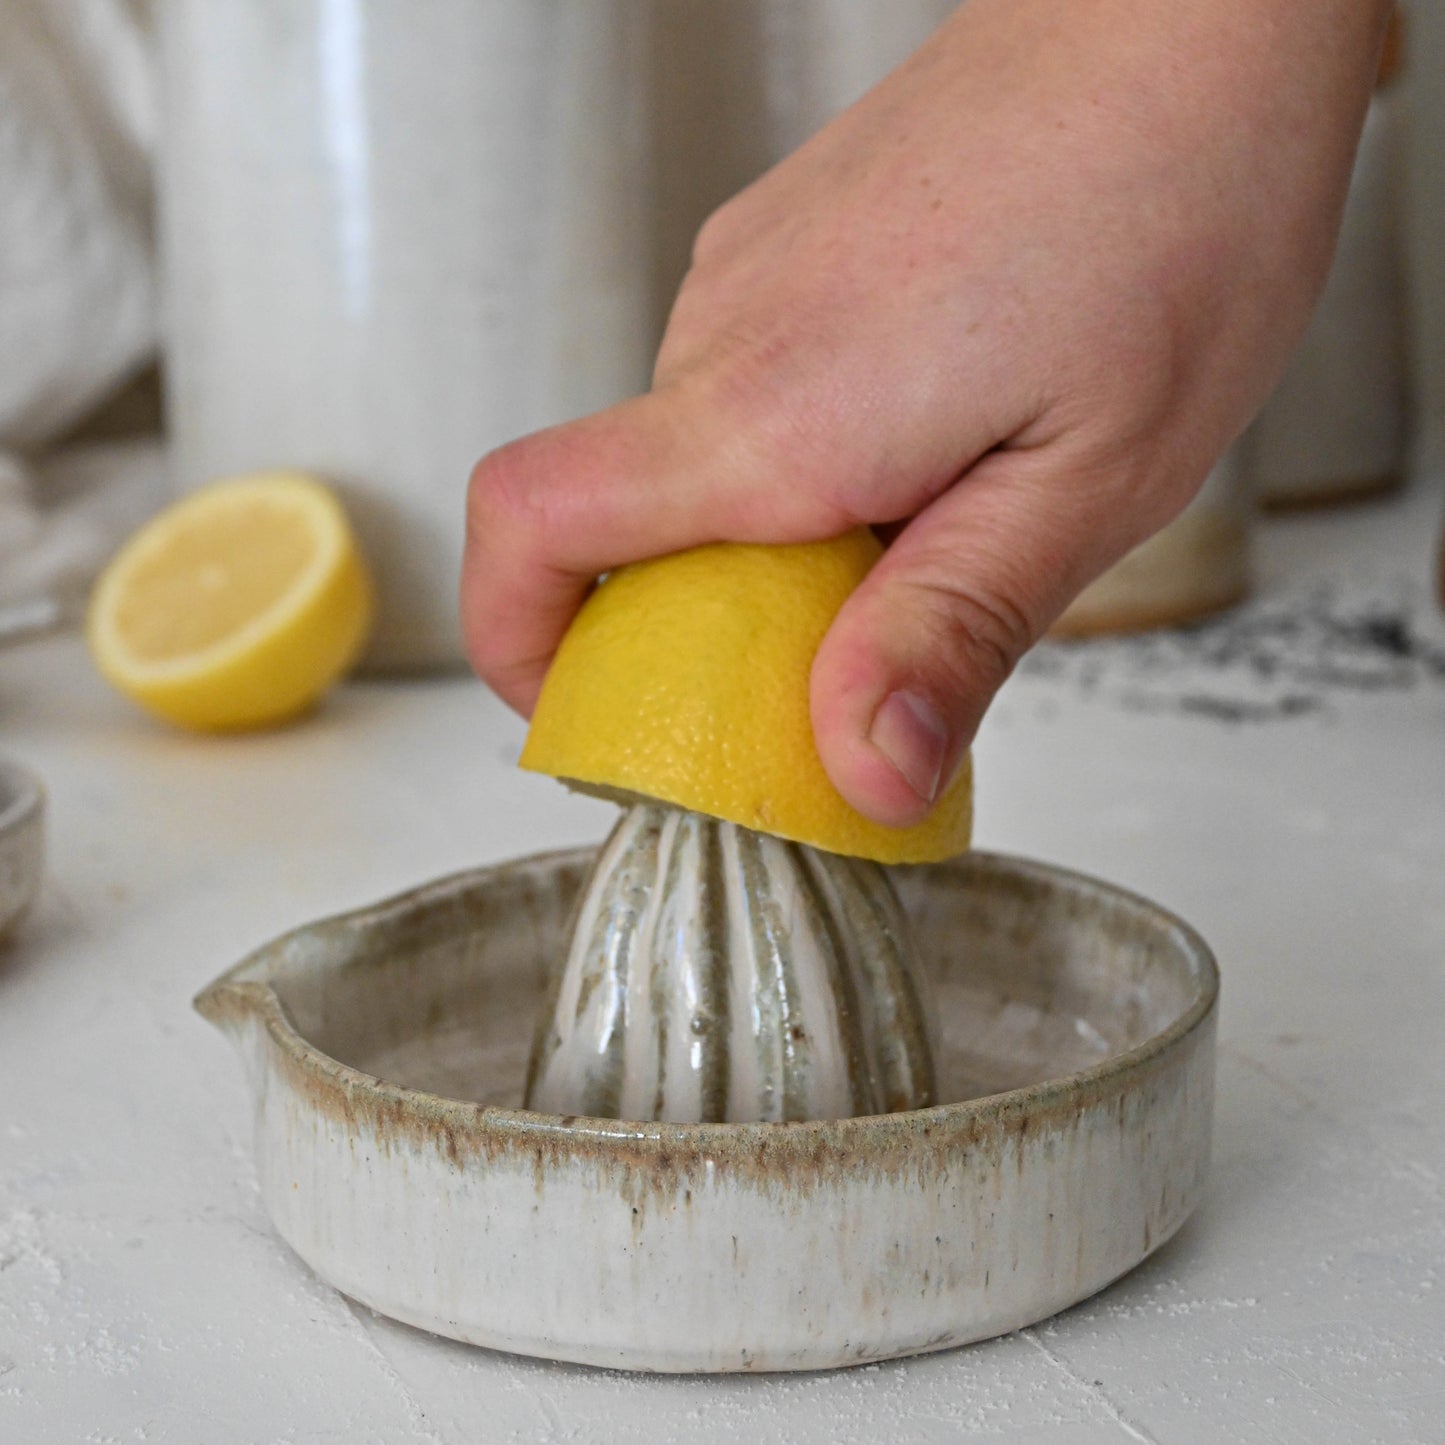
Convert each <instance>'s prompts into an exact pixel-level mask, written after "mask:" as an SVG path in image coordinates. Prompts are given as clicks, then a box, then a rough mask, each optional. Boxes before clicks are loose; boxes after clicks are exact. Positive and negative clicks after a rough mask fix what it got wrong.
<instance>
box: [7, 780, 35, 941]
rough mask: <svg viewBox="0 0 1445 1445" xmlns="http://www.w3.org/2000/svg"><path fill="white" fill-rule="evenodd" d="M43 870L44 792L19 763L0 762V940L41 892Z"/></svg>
mask: <svg viewBox="0 0 1445 1445" xmlns="http://www.w3.org/2000/svg"><path fill="white" fill-rule="evenodd" d="M44 867H45V789H44V788H43V787H41V785H40V779H39V778H37V777H36V776H35V775H34V774H33V773H31V772H28V771H27V770H26V769H25V768H22V767H21V766H20V765H19V764H18V763H12V762H7V761H6V760H5V759H3V758H0V939H3V938H4V937H5V935H6V934H7V933H9V931H10V930H11V929H12V928H13V927H14V926H15V924H17V923H18V922H19V921H20V917H21V915H22V914H23V913H24V912H25V910H26V909H27V908H29V907H30V903H31V901H32V899H34V897H35V895H36V893H37V892H38V891H39V889H40V875H41V873H42V872H43V871H44Z"/></svg>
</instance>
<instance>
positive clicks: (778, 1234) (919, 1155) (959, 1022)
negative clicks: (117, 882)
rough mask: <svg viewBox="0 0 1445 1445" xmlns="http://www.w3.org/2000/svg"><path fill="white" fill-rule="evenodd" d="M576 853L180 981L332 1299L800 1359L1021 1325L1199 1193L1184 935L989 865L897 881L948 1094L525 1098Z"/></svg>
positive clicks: (1171, 1228)
mask: <svg viewBox="0 0 1445 1445" xmlns="http://www.w3.org/2000/svg"><path fill="white" fill-rule="evenodd" d="M591 857H592V854H591V853H590V852H589V851H578V852H569V853H563V854H554V855H548V856H544V857H538V858H531V859H525V860H522V861H520V862H515V863H510V864H506V865H503V866H500V867H496V868H490V869H486V870H482V871H479V872H475V873H469V874H465V875H462V876H459V877H456V878H451V879H446V880H443V881H441V882H438V883H435V884H432V885H430V886H428V887H425V888H422V889H420V890H418V891H416V892H414V893H410V894H407V895H405V896H403V897H401V898H397V899H394V900H392V901H390V902H387V903H383V904H381V905H379V906H377V907H374V908H369V909H365V910H363V911H361V912H357V913H352V914H348V915H345V916H342V917H339V918H334V919H330V920H327V921H324V922H321V923H317V924H314V925H312V926H310V927H306V928H302V929H300V930H298V931H296V932H294V933H291V934H289V935H287V936H286V937H284V938H281V939H280V940H278V941H277V942H275V943H272V944H271V945H269V946H268V947H266V948H263V949H261V950H260V951H259V952H257V953H255V954H253V955H252V956H251V957H250V958H249V959H247V960H246V961H244V962H243V963H241V964H240V965H239V966H238V967H236V968H234V969H232V970H231V971H230V972H229V973H227V974H225V975H224V976H223V977H222V978H220V979H218V980H217V981H216V982H215V983H214V984H212V985H211V986H210V987H209V988H208V989H206V990H205V992H204V993H202V994H201V995H200V997H199V998H198V999H197V1007H198V1008H199V1009H200V1011H201V1012H202V1013H203V1014H204V1015H205V1016H206V1017H207V1018H208V1019H210V1020H212V1021H213V1022H214V1023H216V1024H217V1025H219V1026H220V1027H221V1028H222V1029H224V1030H225V1031H226V1033H228V1034H229V1035H230V1036H231V1037H232V1039H233V1041H234V1042H235V1043H236V1045H237V1046H238V1047H239V1049H240V1052H241V1054H242V1056H243V1058H244V1060H245V1065H246V1068H247V1071H248V1073H249V1077H250V1083H251V1086H252V1089H253V1091H254V1096H255V1101H256V1148H257V1159H258V1171H259V1174H260V1179H261V1185H262V1189H263V1192H264V1195H265V1199H266V1202H267V1205H268V1207H269V1209H270V1212H271V1216H272V1218H273V1219H274V1221H275V1223H276V1227H277V1229H278V1230H279V1231H280V1233H281V1234H282V1236H283V1237H284V1238H285V1239H286V1240H287V1241H288V1242H289V1243H290V1244H291V1246H292V1247H293V1248H294V1249H295V1250H296V1251H297V1253H298V1254H300V1255H301V1257H302V1258H303V1259H305V1260H306V1261H307V1262H308V1263H309V1264H310V1265H311V1266H312V1267H313V1268H314V1269H315V1270H316V1271H317V1272H318V1273H319V1274H320V1275H322V1276H323V1277H324V1278H326V1279H327V1280H330V1281H331V1282H332V1283H333V1284H335V1285H336V1286H337V1288H339V1289H341V1290H343V1291H344V1292H345V1293H346V1294H348V1295H350V1296H352V1297H353V1298H355V1299H357V1300H359V1301H361V1302H362V1303H364V1304H367V1305H370V1306H371V1307H372V1308H374V1309H377V1310H379V1311H381V1312H382V1313H383V1314H387V1315H390V1316H393V1317H394V1318H396V1319H399V1320H405V1321H407V1322H409V1323H411V1324H414V1325H419V1326H421V1327H423V1328H425V1329H428V1330H433V1331H436V1332H437V1333H438V1334H443V1335H449V1336H452V1337H453V1338H456V1339H460V1340H467V1341H471V1342H473V1343H476V1344H481V1345H489V1346H494V1347H496V1348H499V1349H505V1350H513V1351H519V1352H521V1353H524V1354H529V1355H540V1356H546V1357H549V1358H552V1359H558V1360H573V1361H581V1362H585V1363H589V1364H597V1365H612V1366H619V1367H623V1368H628V1369H640V1370H666V1371H712V1370H799V1369H822V1368H828V1367H832V1366H838V1365H849V1364H856V1363H860V1362H863V1361H867V1360H878V1359H886V1358H889V1357H893V1356H898V1355H907V1354H913V1353H917V1352H920V1351H925V1350H939V1349H945V1348H947V1347H949V1346H951V1345H957V1344H962V1343H964V1342H966V1341H969V1340H979V1339H984V1338H986V1337H988V1336H991V1335H996V1334H1000V1333H1003V1332H1005V1331H1008V1330H1012V1329H1017V1328H1019V1327H1021V1326H1023V1325H1027V1324H1030V1323H1032V1322H1034V1321H1036V1320H1039V1319H1042V1318H1044V1317H1045V1316H1047V1315H1050V1314H1052V1313H1054V1312H1055V1311H1057V1310H1060V1309H1063V1308H1064V1307H1065V1306H1067V1305H1070V1304H1073V1303H1074V1302H1075V1301H1077V1300H1080V1299H1083V1298H1084V1297H1085V1296H1087V1295H1090V1294H1092V1293H1093V1292H1094V1291H1096V1290H1099V1289H1101V1288H1103V1286H1105V1285H1106V1284H1108V1283H1109V1282H1110V1281H1111V1280H1114V1279H1116V1278H1118V1276H1119V1275H1121V1274H1123V1273H1124V1272H1125V1271H1127V1270H1129V1269H1131V1268H1132V1267H1133V1266H1134V1265H1136V1264H1138V1263H1139V1261H1140V1260H1142V1259H1143V1258H1144V1257H1145V1256H1146V1255H1148V1254H1149V1253H1150V1252H1151V1251H1152V1250H1154V1249H1157V1248H1158V1247H1159V1245H1161V1244H1162V1243H1163V1242H1164V1241H1165V1240H1166V1239H1168V1238H1169V1237H1170V1236H1171V1235H1172V1234H1173V1233H1174V1232H1175V1231H1176V1230H1177V1229H1178V1228H1179V1226H1180V1225H1181V1224H1182V1223H1183V1221H1184V1220H1185V1218H1186V1217H1187V1216H1188V1215H1189V1212H1190V1211H1191V1209H1193V1207H1194V1205H1195V1203H1196V1202H1197V1200H1198V1198H1199V1194H1200V1190H1201V1188H1202V1185H1203V1180H1204V1174H1205V1168H1206V1164H1207V1159H1208V1153H1209V1133H1210V1119H1211V1111H1212V1102H1213V1083H1214V1020H1215V1000H1216V995H1217V991H1218V979H1217V975H1216V972H1215V967H1214V963H1213V960H1212V958H1211V957H1210V954H1209V950H1208V949H1207V948H1206V947H1205V945H1204V943H1203V942H1202V941H1201V940H1200V939H1199V938H1198V937H1197V936H1196V935H1195V934H1194V933H1193V932H1192V931H1191V930H1190V929H1189V928H1187V927H1186V926H1185V925H1184V924H1182V923H1180V922H1179V921H1178V920H1177V919H1175V918H1173V917H1171V916H1170V915H1169V914H1167V913H1165V912H1163V911H1162V910H1161V909H1159V908H1157V907H1155V906H1153V905H1152V904H1149V903H1147V902H1144V901H1143V900H1141V899H1139V898H1135V897H1132V896H1130V895H1128V894H1126V893H1123V892H1120V891H1119V890H1117V889H1115V888H1111V887H1109V886H1108V885H1106V884H1102V883H1098V882H1094V881H1092V880H1090V879H1087V878H1082V877H1079V876H1076V875H1073V874H1069V873H1065V872H1062V871H1059V870H1057V869H1053V868H1049V867H1046V866H1043V865H1041V864H1037V863H1029V862H1023V861H1019V860H1015V859H1009V858H1002V857H995V856H990V855H986V854H973V855H970V856H967V857H965V858H963V859H961V860H959V861H957V862H954V863H949V864H943V865H937V866H931V867H924V868H915V869H907V870H900V871H899V872H898V875H897V881H898V885H899V893H900V897H901V899H902V901H903V905H904V907H905V909H906V911H907V913H908V914H909V917H910V919H911V922H912V925H913V928H914V930H915V932H916V936H917V942H918V945H919V948H920V951H921V953H922V956H923V959H924V963H925V966H926V967H927V968H928V969H929V970H930V972H931V974H932V985H933V991H934V997H935V1000H936V1007H937V1010H938V1013H939V1016H940V1025H941V1026H940V1028H939V1036H940V1046H939V1052H940V1056H939V1058H938V1068H939V1085H940V1087H939V1097H940V1098H941V1099H943V1100H946V1101H949V1102H945V1103H942V1104H940V1105H939V1106H937V1107H934V1108H928V1109H918V1110H913V1111H910V1112H906V1113H896V1114H885V1115H878V1116H874V1117H869V1118H856V1119H844V1120H838V1121H833V1122H828V1123H804V1124H695V1125H682V1124H656V1123H646V1124H644V1123H637V1124H633V1123H625V1122H618V1121H616V1120H598V1119H585V1118H575V1117H562V1116H557V1115H551V1114H542V1113H533V1112H529V1111H526V1110H523V1109H521V1108H519V1107H517V1104H518V1101H519V1100H520V1098H521V1094H522V1088H523V1082H524V1075H525V1071H526V1064H527V1055H528V1049H529V1046H530V1042H531V1038H532V1033H533V1024H534V1017H535V1014H536V1011H537V1008H538V1006H539V1003H540V1001H541V1000H542V999H543V998H544V997H545V992H546V985H547V975H548V970H549V969H551V968H555V967H557V966H559V963H560V960H561V959H562V958H563V956H564V954H565V952H566V946H567V938H568V922H569V915H570V913H571V908H572V903H573V900H574V898H575V897H576V895H577V892H578V890H579V888H580V886H581V884H582V882H583V880H584V878H585V875H586V871H587V867H588V864H589V862H590V859H591Z"/></svg>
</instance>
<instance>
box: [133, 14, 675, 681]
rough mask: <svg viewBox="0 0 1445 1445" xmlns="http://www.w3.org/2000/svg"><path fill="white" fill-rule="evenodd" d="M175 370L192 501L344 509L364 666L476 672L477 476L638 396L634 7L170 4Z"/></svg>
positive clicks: (178, 450) (642, 205)
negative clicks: (523, 437) (222, 480)
mask: <svg viewBox="0 0 1445 1445" xmlns="http://www.w3.org/2000/svg"><path fill="white" fill-rule="evenodd" d="M158 15H159V18H160V22H161V29H162V32H163V43H164V55H165V72H166V82H167V85H166V88H167V109H168V114H167V123H166V126H165V132H166V144H165V147H164V157H163V169H162V181H163V184H162V191H163V195H162V231H163V260H164V274H165V288H166V313H167V314H166V372H167V390H168V408H169V422H170V428H171V432H172V437H173V446H174V467H175V472H176V477H177V481H178V484H179V486H181V487H182V488H189V487H193V486H196V485H198V484H200V483H203V482H205V481H207V480H209V479H211V478H214V477H217V476H221V475H226V474H230V473H235V472H239V471H246V470H250V469H254V468H260V467H270V466H284V467H300V468H306V469H310V470H314V471H316V472H318V473H320V474H322V475H324V476H326V477H328V478H330V479H333V480H334V481H336V482H337V483H338V484H339V485H340V486H341V488H342V489H343V495H344V497H345V500H346V502H347V505H348V508H349V510H350V511H351V513H352V514H353V516H354V519H355V522H356V524H357V527H358V530H359V532H360V534H361V538H362V542H363V545H364V547H365V549H366V552H367V554H368V556H369V557H370V559H371V561H372V563H373V565H374V568H375V570H376V573H377V577H378V583H379V593H380V599H379V600H380V607H379V620H378V628H377V632H376V636H375V639H374V643H373V646H372V650H371V653H370V657H369V661H370V663H371V664H372V665H373V666H375V667H380V668H386V669H396V668H414V667H435V666H442V665H448V664H451V663H455V662H459V661H460V660H461V657H462V649H461V637H460V630H459V627H458V623H457V606H456V588H457V574H458V570H459V564H460V558H461V551H462V541H463V508H464V496H465V485H466V479H467V475H468V471H469V469H470V467H471V465H472V463H473V462H475V461H476V460H477V458H478V457H480V456H481V455H482V454H483V453H484V452H486V451H487V450H489V449H490V448H492V447H494V446H496V445H498V444H499V443H501V442H504V441H506V440H508V439H510V438H512V437H515V436H518V435H520V434H522V433H525V432H528V431H531V430H533V429H535V428H538V427H541V426H545V425H549V424H551V423H554V422H558V421H561V420H564V419H566V418H568V417H571V416H574V415H578V414H580V413H584V412H587V411H590V410H593V409H595V408H597V407H601V406H605V405H607V404H609V403H611V402H613V401H614V400H617V399H620V398H621V397H623V396H625V395H628V394H630V393H633V392H635V391H638V390H640V389H642V388H644V387H645V386H646V384H647V381H648V376H649V370H650V362H651V350H652V341H653V335H654V332H655V317H654V311H653V304H654V303H653V297H652V293H651V286H652V282H653V270H654V268H653V261H652V250H651V246H650V222H651V214H650V194H651V193H650V177H651V174H652V173H651V169H650V163H649V144H648V137H647V124H646V103H647V67H648V56H649V53H650V52H649V46H648V33H649V27H650V24H651V7H650V5H647V4H641V3H637V0H426V3H424V4H418V3H415V0H167V3H166V4H164V5H162V6H160V7H158Z"/></svg>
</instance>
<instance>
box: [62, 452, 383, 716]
mask: <svg viewBox="0 0 1445 1445" xmlns="http://www.w3.org/2000/svg"><path fill="white" fill-rule="evenodd" d="M371 608H372V604H371V584H370V581H369V579H368V577H367V573H366V569H365V566H364V564H363V562H362V560H361V556H360V554H359V552H358V551H357V547H356V542H355V538H354V537H353V535H352V531H351V527H350V525H349V524H348V522H347V520H346V515H345V513H344V512H343V511H342V509H341V505H340V503H339V502H338V501H337V499H336V497H335V496H334V495H333V494H332V492H331V491H330V490H329V489H328V488H327V487H325V486H323V485H322V483H320V482H319V481H317V480H315V479H314V478H312V477H308V476H303V475H301V474H299V473H292V472H267V473H260V474H257V475H255V476H249V477H237V478H234V479H231V480H227V481H221V482H214V483H212V484H211V485H210V486H208V487H203V488H202V489H201V490H199V491H197V492H194V493H192V494H191V495H190V496H189V497H186V498H185V499H184V500H183V501H180V502H177V503H175V504H174V505H173V506H170V507H168V508H166V510H165V511H163V512H161V513H160V514H159V515H158V516H156V517H153V518H152V519H151V520H150V521H149V522H148V523H147V524H146V525H145V526H144V527H142V528H141V529H140V531H139V532H137V533H136V534H135V535H134V536H133V537H132V538H131V539H130V540H129V541H128V542H127V543H126V544H125V546H124V547H122V548H121V550H120V552H119V553H118V554H117V555H116V556H115V558H114V559H113V560H112V561H111V563H110V565H109V566H108V567H107V568H106V570H105V572H104V573H103V574H102V575H101V578H100V580H99V582H98V583H97V584H96V587H95V591H94V593H93V594H92V596H91V601H90V610H89V615H88V617H87V619H86V638H87V641H88V642H89V645H90V652H91V656H92V657H93V658H94V659H95V663H96V666H97V667H99V669H100V671H101V672H102V673H103V674H104V675H105V677H106V678H108V679H109V680H110V681H111V682H112V683H113V684H114V685H115V686H116V687H117V688H119V689H120V691H121V692H123V693H125V694H126V696H128V697H130V698H131V699H132V700H133V701H135V702H137V703H139V704H140V706H141V707H143V708H145V709H147V710H148V711H149V712H152V713H154V714H156V715H157V716H158V717H162V718H165V719H166V720H167V721H169V722H173V723H177V724H179V725H180V726H182V727H189V728H197V729H202V730H206V731H224V730H231V729H239V728H254V727H264V726H266V725H267V724H270V723H277V722H282V721H284V720H285V719H287V718H291V717H294V716H295V715H296V714H298V713H300V712H303V711H304V710H305V709H306V708H308V707H310V706H311V705H312V704H313V703H314V702H315V701H316V699H317V698H319V697H320V696H321V694H322V693H323V692H324V691H325V690H326V689H327V688H328V687H329V686H330V685H331V684H332V683H333V682H335V681H336V679H337V678H338V677H340V676H341V675H342V673H344V672H345V671H346V669H347V668H348V667H350V666H351V664H352V663H353V662H354V661H355V660H356V657H357V654H358V653H359V652H360V651H361V648H362V645H363V644H364V643H365V641H366V635H367V631H368V629H369V627H370V623H371Z"/></svg>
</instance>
